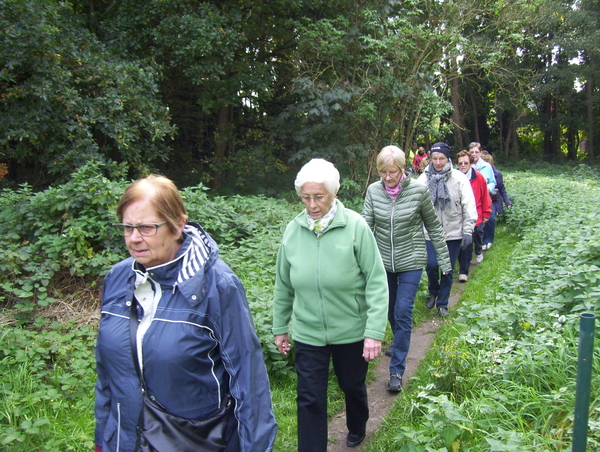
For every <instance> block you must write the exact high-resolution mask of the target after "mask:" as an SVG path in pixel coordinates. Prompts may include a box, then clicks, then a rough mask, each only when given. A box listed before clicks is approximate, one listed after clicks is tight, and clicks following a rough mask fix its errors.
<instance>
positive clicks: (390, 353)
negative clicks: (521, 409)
mask: <svg viewBox="0 0 600 452" xmlns="http://www.w3.org/2000/svg"><path fill="white" fill-rule="evenodd" d="M385 356H392V347H391V346H389V347H388V348H387V349H386V350H385Z"/></svg>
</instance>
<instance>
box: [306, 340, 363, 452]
mask: <svg viewBox="0 0 600 452" xmlns="http://www.w3.org/2000/svg"><path fill="white" fill-rule="evenodd" d="M295 348H296V372H297V373H298V386H297V393H298V395H297V398H296V402H297V404H298V451H299V452H326V451H327V382H328V378H329V360H330V358H332V359H333V369H334V371H335V374H336V376H337V379H338V384H339V386H340V389H341V390H342V391H343V392H344V394H345V396H346V426H347V427H348V431H349V432H350V433H353V434H362V433H364V432H365V429H366V426H367V420H368V419H369V404H368V402H367V385H366V383H365V379H366V376H367V369H368V367H369V364H368V363H367V362H366V361H365V359H364V358H363V356H362V352H363V341H360V342H354V343H352V344H337V345H325V346H322V347H316V346H313V345H308V344H303V343H300V342H298V341H296V342H295Z"/></svg>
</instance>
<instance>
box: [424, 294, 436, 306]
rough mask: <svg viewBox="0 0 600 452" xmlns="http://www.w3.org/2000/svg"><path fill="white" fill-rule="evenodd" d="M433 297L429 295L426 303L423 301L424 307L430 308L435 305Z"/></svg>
mask: <svg viewBox="0 0 600 452" xmlns="http://www.w3.org/2000/svg"><path fill="white" fill-rule="evenodd" d="M435 298H436V297H435V295H431V296H430V297H429V299H428V300H427V303H425V307H426V308H427V309H431V308H433V307H434V306H435Z"/></svg>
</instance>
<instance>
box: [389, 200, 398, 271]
mask: <svg viewBox="0 0 600 452" xmlns="http://www.w3.org/2000/svg"><path fill="white" fill-rule="evenodd" d="M388 196H390V195H389V194H388ZM390 199H391V196H390ZM395 217H396V202H395V201H394V200H393V199H392V215H391V216H390V244H391V245H392V246H391V249H390V255H391V258H392V259H391V260H392V273H396V256H394V250H395V246H394V218H395Z"/></svg>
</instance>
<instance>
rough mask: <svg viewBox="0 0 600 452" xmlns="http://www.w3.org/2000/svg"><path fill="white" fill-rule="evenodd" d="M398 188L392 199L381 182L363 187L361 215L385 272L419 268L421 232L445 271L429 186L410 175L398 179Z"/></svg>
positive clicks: (444, 250) (423, 256) (446, 260)
mask: <svg viewBox="0 0 600 452" xmlns="http://www.w3.org/2000/svg"><path fill="white" fill-rule="evenodd" d="M400 184H401V186H402V191H401V192H400V194H399V195H398V197H397V198H396V200H393V199H392V197H391V196H390V195H389V193H388V192H387V191H386V189H385V186H384V184H383V182H382V181H377V182H373V183H372V184H371V185H369V188H368V189H367V195H366V196H365V205H364V208H363V217H364V218H365V220H366V221H367V224H368V225H369V226H370V227H371V228H373V233H374V234H375V240H376V241H377V245H378V246H379V252H380V253H381V258H382V259H383V265H384V266H385V269H386V270H387V271H388V272H391V273H400V272H405V271H409V270H419V269H421V268H424V267H425V266H426V265H427V247H426V245H425V232H424V229H426V230H427V232H428V233H429V237H430V239H431V242H432V244H433V247H434V249H435V253H436V256H437V261H438V265H439V266H440V268H441V269H442V271H444V272H449V271H450V270H451V269H452V267H451V266H450V257H449V255H448V247H447V246H446V238H445V237H444V232H443V231H442V225H441V223H440V220H439V219H438V216H437V214H436V213H435V210H434V208H433V204H432V202H431V196H430V195H429V189H428V188H427V186H426V185H423V184H419V183H418V182H417V181H416V180H414V179H411V178H410V177H407V178H405V179H404V180H402V182H400Z"/></svg>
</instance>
